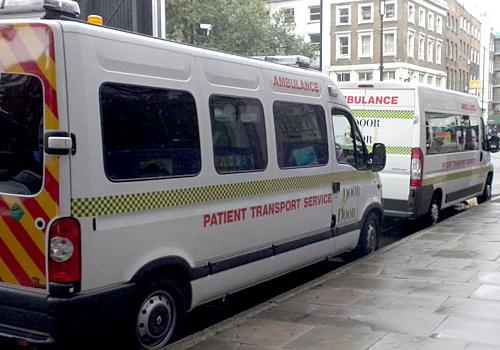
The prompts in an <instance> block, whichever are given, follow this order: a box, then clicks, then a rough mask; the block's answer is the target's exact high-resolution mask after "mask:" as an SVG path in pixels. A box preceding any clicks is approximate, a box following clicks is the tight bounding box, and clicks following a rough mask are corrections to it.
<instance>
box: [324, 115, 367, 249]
mask: <svg viewBox="0 0 500 350" xmlns="http://www.w3.org/2000/svg"><path fill="white" fill-rule="evenodd" d="M330 111H331V117H332V123H333V134H334V135H333V136H334V141H335V153H336V158H337V163H338V170H336V172H335V173H336V174H338V175H337V176H338V178H339V183H340V185H339V191H338V193H336V194H335V198H334V201H333V202H334V204H333V206H334V207H333V212H334V215H336V218H337V227H338V231H339V235H340V236H343V234H344V233H349V232H353V231H355V232H357V230H358V229H359V228H360V226H361V225H362V223H361V220H362V217H363V214H364V209H365V204H366V203H367V201H368V200H369V197H370V196H371V194H372V188H371V187H372V181H370V179H371V177H372V173H371V171H370V166H369V164H368V151H367V148H366V145H365V143H364V142H363V138H362V136H361V133H360V132H359V130H358V128H357V127H356V122H355V120H354V117H353V116H352V115H351V114H350V113H349V112H348V111H347V110H346V109H342V108H338V107H336V106H332V107H331V108H330ZM350 244H352V240H349V239H339V240H338V242H337V248H338V249H343V248H345V247H346V245H350Z"/></svg>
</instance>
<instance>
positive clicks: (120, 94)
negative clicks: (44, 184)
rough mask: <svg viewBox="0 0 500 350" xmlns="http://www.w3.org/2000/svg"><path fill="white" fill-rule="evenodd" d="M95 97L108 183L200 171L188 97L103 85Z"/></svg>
mask: <svg viewBox="0 0 500 350" xmlns="http://www.w3.org/2000/svg"><path fill="white" fill-rule="evenodd" d="M100 97H101V115H102V129H103V130H102V134H103V147H104V168H105V170H106V174H107V176H108V177H109V178H110V179H111V180H116V181H119V180H138V179H150V178H164V177H178V176H194V175H196V174H198V173H199V172H200V169H201V156H200V140H199V131H198V117H197V114H196V105H195V101H194V98H193V96H192V95H191V94H190V93H188V92H185V91H177V90H167V89H159V88H152V87H146V86H135V85H125V84H116V83H105V84H103V85H102V86H101V89H100Z"/></svg>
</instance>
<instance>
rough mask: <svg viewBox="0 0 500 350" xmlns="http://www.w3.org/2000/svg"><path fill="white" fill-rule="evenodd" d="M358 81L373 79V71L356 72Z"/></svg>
mask: <svg viewBox="0 0 500 350" xmlns="http://www.w3.org/2000/svg"><path fill="white" fill-rule="evenodd" d="M358 80H359V81H371V80H373V72H358Z"/></svg>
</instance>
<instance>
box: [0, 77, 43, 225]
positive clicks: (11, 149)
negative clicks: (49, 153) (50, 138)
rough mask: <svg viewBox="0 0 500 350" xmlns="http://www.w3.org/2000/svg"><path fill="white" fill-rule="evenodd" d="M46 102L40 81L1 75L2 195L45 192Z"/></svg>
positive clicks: (0, 169)
mask: <svg viewBox="0 0 500 350" xmlns="http://www.w3.org/2000/svg"><path fill="white" fill-rule="evenodd" d="M43 101H44V100H43V85H42V82H41V80H40V79H38V78H37V77H35V76H32V75H27V74H16V73H3V72H2V74H0V193H7V194H12V195H25V196H29V195H35V194H37V193H38V192H40V191H41V189H42V186H43V162H44V153H43V114H44V102H43ZM0 210H6V212H5V214H6V215H7V213H8V212H9V209H8V208H5V209H4V208H2V209H0Z"/></svg>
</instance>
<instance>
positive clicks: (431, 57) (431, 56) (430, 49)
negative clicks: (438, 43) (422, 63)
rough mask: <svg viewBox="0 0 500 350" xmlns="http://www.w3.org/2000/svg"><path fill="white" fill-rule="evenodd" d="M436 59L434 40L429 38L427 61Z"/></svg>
mask: <svg viewBox="0 0 500 350" xmlns="http://www.w3.org/2000/svg"><path fill="white" fill-rule="evenodd" d="M433 61H434V40H432V39H427V62H433Z"/></svg>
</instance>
